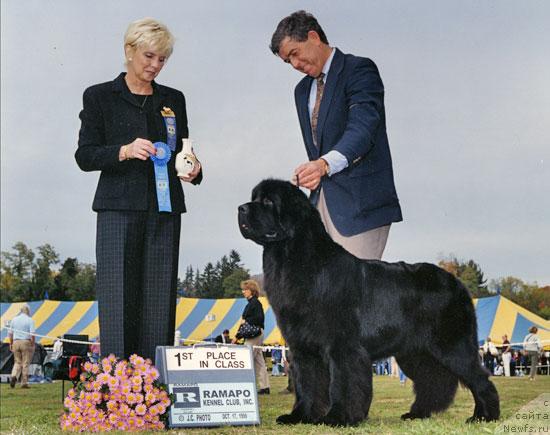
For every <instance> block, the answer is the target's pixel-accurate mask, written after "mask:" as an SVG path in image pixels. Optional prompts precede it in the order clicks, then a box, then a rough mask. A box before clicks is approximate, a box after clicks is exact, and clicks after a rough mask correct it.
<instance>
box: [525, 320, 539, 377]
mask: <svg viewBox="0 0 550 435" xmlns="http://www.w3.org/2000/svg"><path fill="white" fill-rule="evenodd" d="M537 332H538V328H537V327H536V326H531V327H530V328H529V334H527V335H526V336H525V338H524V339H523V350H524V351H525V352H526V354H527V358H529V359H530V360H531V372H530V373H529V380H530V381H533V380H535V375H536V374H537V366H538V364H539V354H540V352H541V351H542V343H541V342H540V338H539V337H538V335H537Z"/></svg>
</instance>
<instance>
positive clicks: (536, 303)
mask: <svg viewBox="0 0 550 435" xmlns="http://www.w3.org/2000/svg"><path fill="white" fill-rule="evenodd" d="M489 287H490V288H491V289H492V290H493V291H494V292H495V293H499V294H501V295H502V296H504V297H506V298H508V299H510V300H511V301H512V302H515V303H516V304H518V305H521V306H522V307H524V308H526V309H528V310H529V311H532V312H533V313H535V314H537V315H539V316H541V317H542V318H544V319H546V320H548V319H550V286H546V287H539V286H538V285H537V284H527V283H525V282H524V281H522V280H521V279H519V278H515V277H513V276H507V277H505V278H499V279H497V280H491V282H490V283H489Z"/></svg>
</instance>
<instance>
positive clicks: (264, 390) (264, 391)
mask: <svg viewBox="0 0 550 435" xmlns="http://www.w3.org/2000/svg"><path fill="white" fill-rule="evenodd" d="M258 394H269V388H262V389H261V390H258Z"/></svg>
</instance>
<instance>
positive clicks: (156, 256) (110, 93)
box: [75, 18, 202, 359]
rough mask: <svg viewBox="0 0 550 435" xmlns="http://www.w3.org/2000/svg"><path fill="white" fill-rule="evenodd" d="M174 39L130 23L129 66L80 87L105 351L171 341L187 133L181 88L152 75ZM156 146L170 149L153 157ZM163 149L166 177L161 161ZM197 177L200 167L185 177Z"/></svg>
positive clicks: (144, 352) (83, 163)
mask: <svg viewBox="0 0 550 435" xmlns="http://www.w3.org/2000/svg"><path fill="white" fill-rule="evenodd" d="M173 43H174V38H173V36H172V34H171V33H170V31H169V30H168V29H167V28H166V26H164V25H163V24H162V23H159V22H158V21H155V20H154V19H151V18H144V19H141V20H138V21H135V22H133V23H131V24H130V25H129V27H128V30H127V31H126V34H125V36H124V53H125V56H126V67H127V71H126V72H125V73H124V72H123V73H121V74H120V75H119V76H118V77H117V78H116V79H114V80H113V81H110V82H106V83H102V84H98V85H95V86H92V87H90V88H88V89H86V91H85V92H84V97H83V109H82V111H81V112H80V119H81V122H82V124H81V128H80V134H79V140H78V149H77V151H76V154H75V157H76V161H77V163H78V165H79V166H80V168H81V169H82V170H84V171H101V174H100V177H99V183H98V186H97V190H96V194H95V198H94V201H93V205H92V208H93V210H94V211H96V212H97V239H96V257H97V274H96V293H97V300H98V303H99V325H100V330H101V353H102V355H109V354H111V353H114V354H115V355H116V356H118V357H128V356H129V355H131V354H133V353H137V354H139V355H141V356H143V357H146V358H151V359H153V358H154V355H155V347H156V346H158V345H170V344H172V341H173V334H174V329H175V328H174V326H175V325H174V323H175V310H176V279H177V270H178V250H179V237H180V218H181V213H184V212H185V202H184V195H183V189H182V186H181V182H180V180H179V179H178V177H177V175H176V170H175V166H174V162H175V154H176V153H177V152H179V151H180V150H181V147H182V138H187V137H188V129H187V114H186V109H185V98H184V96H183V94H182V93H181V92H180V91H178V90H175V89H172V88H168V87H166V86H162V85H159V84H157V83H156V82H155V81H154V79H155V78H156V77H157V75H158V74H159V73H160V71H161V70H162V68H163V67H164V65H165V63H166V61H167V60H168V58H169V57H170V55H171V54H172V49H173ZM155 142H164V143H166V144H168V147H166V145H164V146H161V147H160V148H158V149H159V152H158V153H157V148H156V147H155V145H154V143H155ZM168 149H169V150H170V151H168ZM169 154H171V157H170V160H169V161H168V163H167V164H166V166H164V168H165V169H166V172H165V173H164V174H162V171H164V168H161V167H160V166H162V161H159V160H166V159H167V158H168V156H169ZM152 159H155V160H156V167H155V165H154V164H153V161H152ZM159 173H160V175H159ZM166 176H167V179H168V182H166V179H163V177H166ZM201 179H202V172H201V167H200V164H197V165H196V167H195V169H194V171H193V172H192V173H191V174H190V175H189V176H187V177H183V178H182V180H183V181H187V182H191V183H193V184H199V183H200V181H201Z"/></svg>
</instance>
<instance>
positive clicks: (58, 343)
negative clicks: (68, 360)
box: [52, 337, 63, 360]
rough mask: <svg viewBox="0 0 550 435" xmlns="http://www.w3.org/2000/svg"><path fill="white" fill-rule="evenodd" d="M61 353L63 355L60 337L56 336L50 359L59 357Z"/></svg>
mask: <svg viewBox="0 0 550 435" xmlns="http://www.w3.org/2000/svg"><path fill="white" fill-rule="evenodd" d="M61 355H63V342H62V341H61V337H57V340H55V343H54V344H53V350H52V360H56V359H59V358H61Z"/></svg>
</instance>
